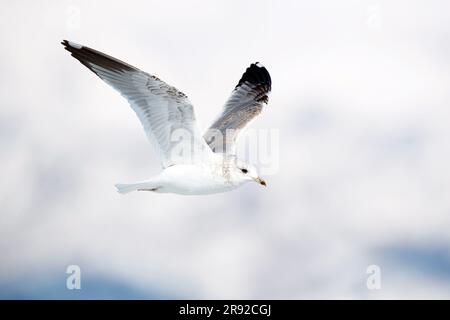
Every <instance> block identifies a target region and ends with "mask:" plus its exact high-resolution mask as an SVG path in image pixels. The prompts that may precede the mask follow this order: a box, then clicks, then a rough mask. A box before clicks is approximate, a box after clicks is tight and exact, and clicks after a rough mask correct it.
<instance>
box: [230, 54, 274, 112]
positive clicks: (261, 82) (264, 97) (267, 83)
mask: <svg viewBox="0 0 450 320" xmlns="http://www.w3.org/2000/svg"><path fill="white" fill-rule="evenodd" d="M243 83H245V84H248V85H250V86H251V87H253V90H254V91H255V92H258V94H257V96H256V97H255V99H256V101H263V102H265V103H267V102H268V99H269V98H268V94H269V92H270V91H271V90H272V79H271V78H270V74H269V71H267V69H266V68H265V67H264V66H263V65H262V64H261V63H260V62H255V63H252V64H251V65H250V67H248V68H247V70H245V72H244V74H243V75H242V77H241V80H239V83H238V84H237V86H236V88H235V89H238V88H239V87H240V86H241V85H242V84H243Z"/></svg>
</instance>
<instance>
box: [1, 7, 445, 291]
mask: <svg viewBox="0 0 450 320" xmlns="http://www.w3.org/2000/svg"><path fill="white" fill-rule="evenodd" d="M449 12H450V3H449V2H448V1H444V0H442V1H437V0H432V1H406V0H404V1H399V0H396V1H387V0H386V1H381V0H379V1H376V0H370V1H363V0H361V1H356V0H354V1H350V0H348V1H332V0H329V1H324V0H321V1H294V0H292V1H237V0H236V1H229V0H228V1H198V0H190V1H131V0H129V1H121V2H115V3H112V2H111V1H106V0H105V1H95V2H94V1H79V0H73V1H58V2H55V1H43V0H41V1H3V2H2V4H1V10H0V24H1V29H0V30H1V31H0V41H1V49H0V71H1V72H0V102H1V107H0V146H1V148H0V161H1V167H0V177H1V179H0V212H1V213H0V297H1V298H68V299H72V298H73V299H76V298H156V299H162V298H202V299H204V298H210V299H213V298H219V299H222V298H244V299H247V298H255V299H256V298H264V299H281V298H285V299H301V298H312V299H316V298H362V299H366V298H447V299H448V298H450V232H449V231H450V170H449V169H448V167H449V164H450V139H449V138H450V125H449V121H450V108H449V104H450V90H449V84H450V60H449V57H450V19H449V14H448V13H449ZM62 39H69V40H72V41H75V42H78V43H81V44H85V45H88V46H90V47H93V48H95V49H98V50H100V51H103V52H106V53H108V54H111V55H113V56H115V57H117V58H119V59H122V60H125V61H127V62H129V63H130V64H132V65H135V66H137V67H139V68H141V69H143V70H145V71H147V72H150V73H152V74H155V75H157V76H159V77H161V78H162V79H163V80H165V81H167V82H168V83H170V84H171V85H174V86H176V87H177V88H179V89H180V90H182V91H183V92H185V93H186V94H187V95H188V96H189V98H190V100H191V101H192V102H193V104H194V106H195V108H196V113H197V118H198V121H199V123H200V125H201V127H202V128H207V127H208V126H209V124H210V123H211V121H212V120H213V119H214V117H215V116H216V115H217V113H218V112H219V111H220V108H221V106H222V104H223V103H224V102H225V100H226V99H227V97H228V95H229V94H230V92H231V90H232V89H233V88H234V86H235V85H236V83H237V81H238V80H239V78H240V76H241V74H242V73H243V71H244V70H245V68H246V67H247V66H248V65H249V64H250V63H251V62H255V61H260V62H262V63H263V64H264V65H265V66H266V67H267V69H268V70H269V72H270V73H271V76H272V81H273V87H272V88H273V90H272V94H271V97H270V102H269V106H268V108H267V109H266V111H265V113H264V114H263V115H262V116H261V117H259V118H258V119H257V120H256V121H255V122H254V123H253V124H252V127H253V128H262V129H275V130H279V135H280V140H279V143H280V145H279V157H278V158H279V169H278V171H277V172H276V173H275V174H273V175H271V176H266V177H265V178H266V180H267V181H268V188H266V189H264V188H261V187H260V186H258V185H256V184H248V185H245V186H244V187H242V188H240V189H237V190H235V191H233V192H229V193H223V194H217V195H211V196H193V197H185V196H178V195H161V194H151V193H133V194H129V195H127V196H122V195H119V194H117V193H116V191H115V188H114V184H115V183H117V182H119V181H133V180H141V179H142V178H146V177H150V176H151V175H153V174H156V173H157V172H158V171H159V170H160V165H159V161H158V159H157V158H156V156H155V153H154V152H153V150H152V149H151V146H150V144H149V143H148V142H147V140H146V137H145V134H144V132H143V130H142V129H141V127H140V124H139V122H138V120H137V118H136V116H135V115H134V113H133V112H132V110H131V109H130V108H129V107H128V104H127V102H126V101H125V100H124V99H122V98H121V97H120V96H119V94H117V93H116V92H115V91H114V90H113V89H111V88H110V87H108V86H107V85H106V84H105V83H103V82H102V81H101V80H100V79H98V78H97V77H96V76H95V75H94V74H92V73H91V72H89V71H88V70H87V69H86V68H85V67H83V66H82V65H81V64H79V63H78V62H77V61H76V60H74V59H73V58H72V57H70V55H69V54H68V53H67V52H66V51H64V50H63V47H62V46H61V45H60V41H61V40H62ZM143 174H145V176H143ZM71 264H76V265H79V266H80V267H81V270H82V281H81V285H82V290H78V291H77V290H74V291H69V290H67V289H66V287H65V281H66V277H67V275H66V274H65V271H66V267H67V266H68V265H71ZM370 265H378V266H379V267H380V270H381V289H379V290H369V289H368V288H367V286H366V279H367V277H368V274H367V273H366V269H367V267H368V266H370Z"/></svg>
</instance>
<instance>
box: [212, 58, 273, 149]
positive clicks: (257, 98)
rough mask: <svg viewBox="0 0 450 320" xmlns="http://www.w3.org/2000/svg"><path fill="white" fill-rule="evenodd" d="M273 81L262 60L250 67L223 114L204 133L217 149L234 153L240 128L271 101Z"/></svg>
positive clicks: (213, 147)
mask: <svg viewBox="0 0 450 320" xmlns="http://www.w3.org/2000/svg"><path fill="white" fill-rule="evenodd" d="M271 87H272V80H271V79H270V75H269V72H268V71H267V69H266V68H265V67H264V66H263V65H262V64H261V63H259V62H257V63H253V64H251V65H250V67H248V68H247V70H246V71H245V73H244V74H243V75H242V78H241V80H239V83H238V85H237V86H236V88H235V89H234V90H233V92H232V94H231V96H230V98H229V99H228V101H227V102H226V104H225V106H224V108H223V111H222V113H221V114H220V116H219V117H218V118H217V119H216V121H215V122H214V123H213V124H212V125H211V127H210V128H209V129H208V131H207V132H206V133H205V134H204V138H205V140H206V142H207V143H208V145H209V146H210V148H211V150H213V151H214V152H219V153H221V152H223V153H235V143H236V139H237V137H238V135H239V133H240V131H241V130H242V129H243V128H244V127H246V126H247V125H248V123H249V122H250V121H252V120H253V119H254V118H255V117H256V116H257V115H259V114H260V113H261V111H262V109H263V107H264V106H265V105H267V103H268V101H269V97H268V95H269V93H270V90H271Z"/></svg>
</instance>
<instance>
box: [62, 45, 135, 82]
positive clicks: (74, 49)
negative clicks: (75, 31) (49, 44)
mask: <svg viewBox="0 0 450 320" xmlns="http://www.w3.org/2000/svg"><path fill="white" fill-rule="evenodd" d="M61 44H62V45H63V46H64V49H66V50H67V51H69V52H70V53H71V54H72V57H74V58H75V59H77V60H78V61H80V62H81V63H82V64H83V65H85V66H86V67H88V68H89V69H90V70H91V71H93V72H94V73H96V74H97V72H96V71H95V70H94V69H93V67H92V66H99V67H102V68H105V69H108V70H110V71H114V72H121V71H136V70H138V69H137V68H135V67H133V66H132V65H129V64H128V63H126V62H123V61H120V60H119V59H116V58H114V57H111V56H109V55H107V54H104V53H102V52H100V51H97V50H94V49H91V48H89V47H86V46H83V45H81V44H78V43H75V42H72V41H68V40H63V41H62V42H61Z"/></svg>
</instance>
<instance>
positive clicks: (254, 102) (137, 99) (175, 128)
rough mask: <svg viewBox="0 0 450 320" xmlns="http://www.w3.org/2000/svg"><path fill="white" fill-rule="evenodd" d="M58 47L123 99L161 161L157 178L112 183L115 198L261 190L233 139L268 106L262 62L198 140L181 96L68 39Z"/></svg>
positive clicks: (153, 78)
mask: <svg viewBox="0 0 450 320" xmlns="http://www.w3.org/2000/svg"><path fill="white" fill-rule="evenodd" d="M61 44H62V45H63V46H64V48H65V49H66V50H67V51H69V52H70V53H71V55H72V57H74V58H75V59H77V60H78V61H79V62H81V63H82V64H83V65H85V66H86V67H87V68H88V69H89V70H91V71H92V72H94V73H95V74H96V75H97V76H98V77H99V78H100V79H102V80H103V81H104V82H106V83H107V84H109V85H110V86H111V87H113V88H114V89H115V90H117V91H118V92H119V93H120V94H121V95H122V96H123V97H124V98H125V99H126V100H128V102H129V104H130V106H131V108H132V109H133V110H134V112H135V113H136V114H137V116H138V118H139V120H140V122H141V124H142V126H143V128H144V130H145V133H146V135H147V137H148V139H149V140H150V143H151V144H152V145H153V146H154V149H155V150H156V151H157V153H158V155H159V158H160V160H161V165H162V171H161V172H160V173H159V174H158V175H156V176H154V177H152V178H150V179H148V180H145V181H141V182H136V183H119V184H116V188H117V191H118V192H119V193H122V194H123V193H128V192H131V191H152V192H157V193H176V194H182V195H206V194H213V193H219V192H226V191H230V190H233V189H235V188H237V187H239V186H242V185H243V184H245V183H246V182H250V181H254V182H257V183H258V184H260V185H262V186H266V182H265V181H264V180H263V179H262V178H261V177H260V176H259V174H258V170H257V169H256V168H255V167H254V166H252V165H250V164H249V163H246V162H245V161H243V160H240V159H238V158H237V156H236V140H237V137H238V135H239V134H240V133H241V132H242V129H244V128H245V127H246V126H247V125H248V124H249V122H251V121H252V120H253V119H254V118H255V117H256V116H257V115H259V114H260V113H261V111H262V110H263V108H264V107H265V106H266V105H267V104H268V95H269V93H270V91H271V86H272V80H271V78H270V75H269V72H268V71H267V69H266V68H265V67H264V66H263V65H262V64H261V63H259V62H256V63H253V64H251V65H250V67H248V68H247V69H246V71H245V73H244V74H243V75H242V77H241V79H240V80H239V82H238V84H237V86H236V87H235V88H234V90H233V91H232V93H231V96H230V97H229V99H228V101H227V102H226V103H225V105H224V107H223V110H222V112H221V114H220V115H219V116H218V118H217V119H216V120H215V121H214V122H213V124H212V125H211V127H210V128H209V129H208V130H207V131H206V133H205V134H204V135H202V134H201V133H200V130H199V128H198V126H197V122H196V119H195V114H194V108H193V106H192V104H191V102H190V101H189V100H188V98H187V96H186V95H185V94H184V93H183V92H181V91H179V90H178V89H176V88H175V87H172V86H170V85H168V84H167V83H165V82H164V81H162V80H160V79H159V78H157V77H156V76H154V75H151V74H149V73H146V72H144V71H141V70H139V69H137V68H135V67H133V66H131V65H129V64H127V63H125V62H122V61H120V60H118V59H116V58H113V57H111V56H109V55H106V54H104V53H102V52H100V51H97V50H94V49H91V48H89V47H86V46H83V45H79V44H77V43H74V42H71V41H67V40H63V41H62V42H61Z"/></svg>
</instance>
